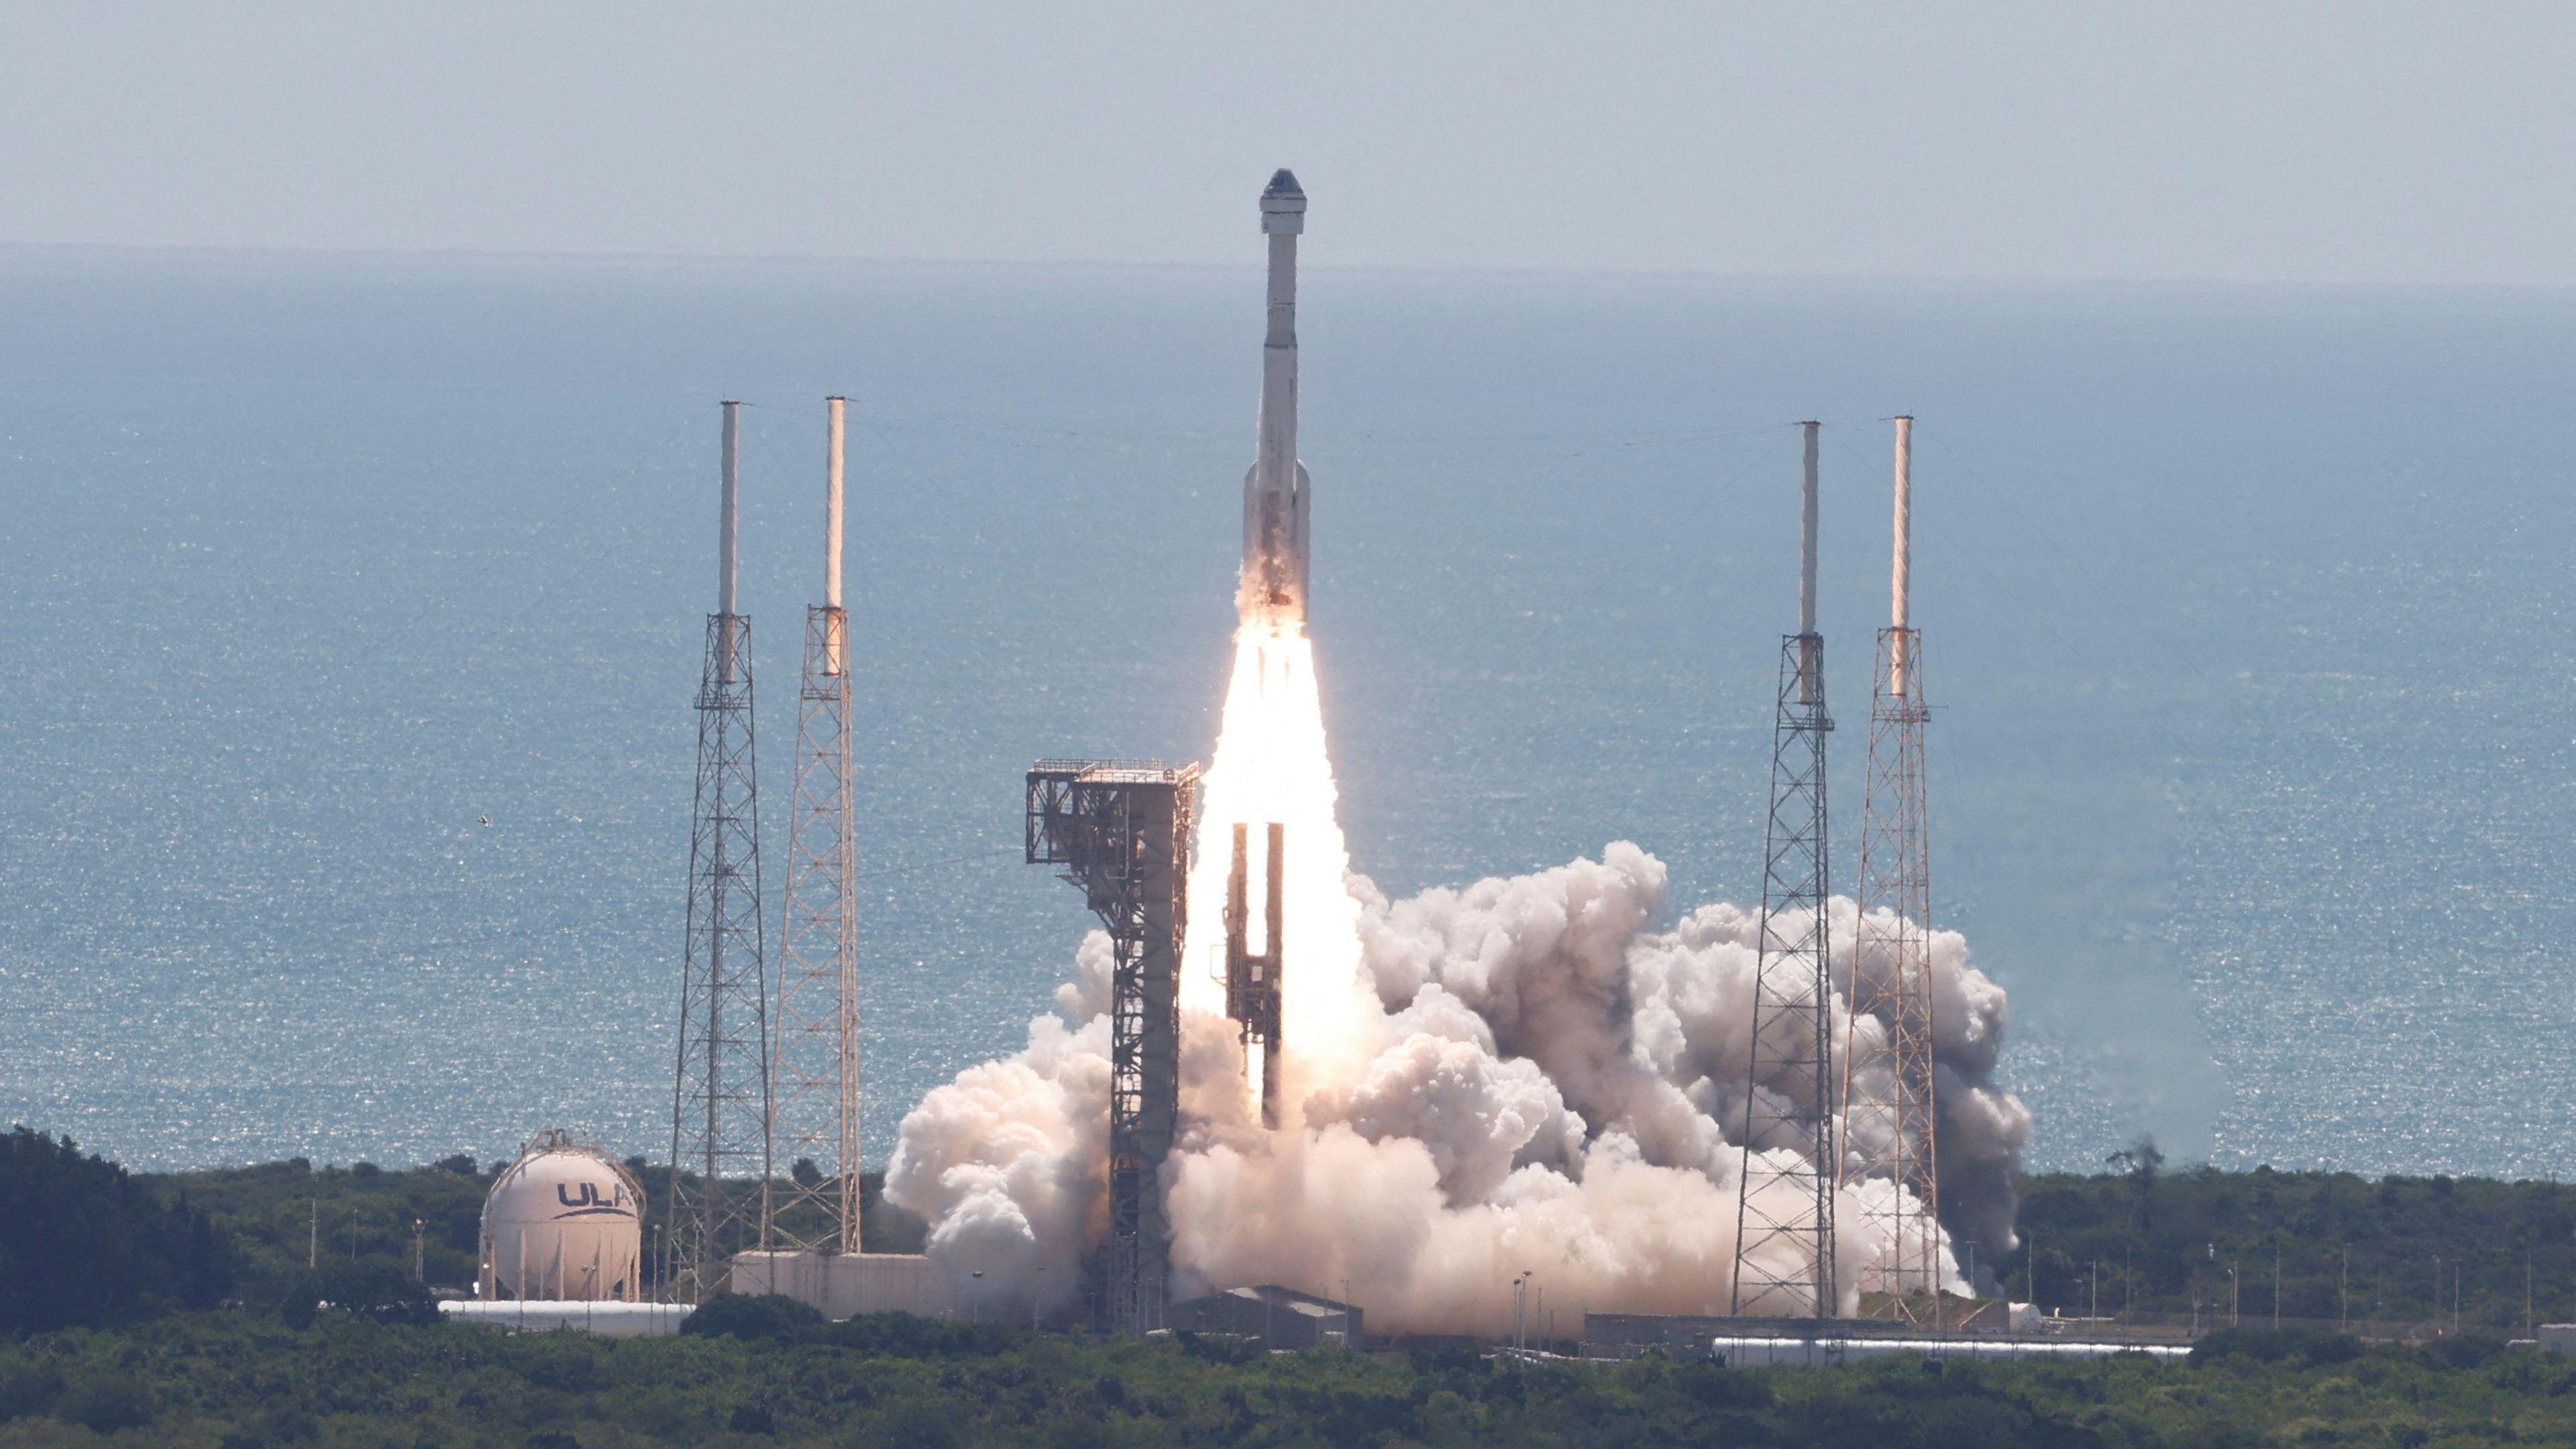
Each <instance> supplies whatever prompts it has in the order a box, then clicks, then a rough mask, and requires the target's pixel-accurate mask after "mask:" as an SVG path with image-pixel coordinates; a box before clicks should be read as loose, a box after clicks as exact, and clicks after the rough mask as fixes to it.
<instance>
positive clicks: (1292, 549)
mask: <svg viewBox="0 0 2576 1449" xmlns="http://www.w3.org/2000/svg"><path fill="white" fill-rule="evenodd" d="M1305 230H1306V193H1305V192H1303V191H1301V190H1299V189H1298V187H1297V177H1296V175H1295V174H1294V173H1292V172H1290V171H1288V170H1286V169H1285V168H1282V169H1281V170H1280V171H1279V173H1278V174H1277V175H1274V176H1272V177H1271V178H1270V185H1269V186H1268V187H1267V188H1266V189H1264V190H1263V191H1262V193H1261V232H1262V235H1264V236H1267V237H1268V238H1270V327H1269V332H1268V335H1266V336H1265V337H1264V338H1263V339H1262V343H1261V443H1260V451H1259V452H1258V453H1256V454H1255V455H1254V457H1253V461H1252V471H1251V472H1249V473H1246V474H1245V475H1243V574H1242V582H1241V585H1240V587H1239V588H1238V590H1237V592H1236V596H1235V604H1236V607H1237V609H1238V610H1239V611H1240V613H1241V614H1242V622H1243V624H1244V625H1245V626H1246V627H1251V626H1255V625H1258V626H1260V627H1263V628H1269V629H1277V628H1281V627H1284V626H1287V625H1291V624H1294V625H1299V626H1303V625H1304V624H1305V622H1306V494H1307V490H1308V488H1309V486H1310V484H1309V483H1308V480H1307V478H1306V467H1305V465H1304V464H1302V463H1300V462H1298V461H1297V237H1298V235H1299V234H1300V233H1302V232H1304V231H1305Z"/></svg>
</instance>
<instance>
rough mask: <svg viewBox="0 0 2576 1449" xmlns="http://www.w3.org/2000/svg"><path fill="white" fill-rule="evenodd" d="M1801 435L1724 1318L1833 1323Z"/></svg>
mask: <svg viewBox="0 0 2576 1449" xmlns="http://www.w3.org/2000/svg"><path fill="white" fill-rule="evenodd" d="M1802 426H1803V427H1804V429H1805V434H1806V447H1805V466H1804V469H1803V475H1802V481H1803V490H1802V493H1801V499H1802V512H1801V515H1800V520H1799V552H1798V632H1797V633H1795V634H1791V635H1787V636H1785V637H1784V638H1782V639H1781V641H1780V696H1779V713H1778V715H1777V716H1776V721H1777V722H1776V724H1775V725H1774V727H1773V731H1772V742H1771V815H1770V822H1769V824H1768V825H1767V826H1766V827H1765V828H1764V830H1763V842H1762V922H1761V934H1760V937H1759V942H1758V944H1757V946H1756V948H1755V950H1756V955H1755V966H1754V984H1753V1049H1752V1053H1751V1065H1750V1073H1751V1075H1750V1080H1749V1081H1747V1082H1746V1084H1745V1094H1744V1139H1743V1141H1744V1171H1743V1173H1742V1174H1741V1176H1740V1177H1739V1179H1738V1183H1737V1187H1736V1212H1735V1279H1734V1287H1733V1292H1732V1294H1731V1295H1730V1297H1729V1300H1728V1304H1729V1306H1728V1309H1727V1311H1728V1312H1730V1313H1746V1312H1755V1313H1767V1314H1778V1315H1783V1316H1795V1317H1802V1318H1830V1317H1833V1316H1834V1314H1835V1310H1836V1305H1837V1301H1838V1300H1837V1298H1836V1296H1835V1286H1834V1251H1833V1249H1834V1188H1835V1183H1836V1177H1837V1172H1836V1167H1835V1162H1834V1090H1833V1089H1834V1087H1835V1086H1836V1085H1837V1083H1836V1082H1835V1080H1834V1073H1833V1028H1832V1004H1833V982H1832V970H1831V956H1832V951H1831V941H1830V937H1829V934H1828V931H1827V918H1826V894H1825V891H1826V874H1827V873H1826V861H1827V849H1826V836H1825V736H1826V735H1827V734H1828V733H1830V732H1831V731H1832V730H1833V727H1834V722H1833V719H1832V718H1831V717H1830V716H1828V715H1827V714H1826V713H1825V641H1824V637H1823V636H1822V635H1820V634H1818V633H1817V632H1816V430H1817V425H1816V424H1814V423H1806V424H1803V425H1802Z"/></svg>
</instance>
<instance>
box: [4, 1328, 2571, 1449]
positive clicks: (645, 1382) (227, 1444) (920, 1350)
mask: <svg viewBox="0 0 2576 1449" xmlns="http://www.w3.org/2000/svg"><path fill="white" fill-rule="evenodd" d="M738 1317H739V1318H740V1319H741V1321H740V1322H738V1323H737V1324H736V1325H735V1326H736V1327H737V1328H741V1329H743V1330H745V1334H746V1336H737V1335H736V1334H733V1333H714V1334H694V1335H688V1336H682V1337H674V1338H659V1339H631V1340H624V1341H619V1340H605V1339H598V1338H594V1337H592V1336H590V1335H586V1334H578V1333H552V1334H518V1335H513V1334H507V1333H503V1332H501V1331H499V1330H496V1329H491V1328H481V1327H465V1326H441V1327H413V1326H404V1325H385V1324H378V1323H371V1322H367V1321H363V1320H359V1319H354V1318H349V1317H344V1316H338V1315H333V1316H326V1317H325V1318H323V1319H321V1320H319V1321H317V1322H316V1323H315V1324H313V1326H311V1327H310V1328H307V1329H304V1330H301V1331H296V1330H290V1329H288V1328H285V1327H284V1326H282V1325H280V1324H279V1323H277V1322H276V1321H275V1320H271V1319H266V1318H262V1317H259V1316H256V1315H252V1314H245V1313H228V1314H190V1315H183V1316H178V1317H173V1318H167V1319H163V1320H161V1321H159V1322H156V1323H150V1324H144V1325H139V1326H136V1327H132V1328H127V1329H122V1330H114V1331H109V1332H103V1333H65V1334H55V1335H47V1336H40V1337H35V1338H28V1339H21V1340H18V1341H15V1342H6V1341H0V1444H21V1443H24V1444H30V1445H33V1444H63V1445H71V1444H89V1443H96V1442H100V1441H98V1440H94V1439H91V1438H89V1437H87V1435H88V1434H90V1433H93V1432H94V1433H98V1434H116V1435H118V1437H117V1438H116V1440H115V1442H117V1443H132V1444H153V1445H190V1446H195V1445H202V1446H205V1449H258V1446H268V1445H326V1444H371V1445H423V1446H427V1445H451V1444H474V1445H487V1446H508V1449H520V1446H525V1449H580V1446H593V1449H596V1446H601V1445H617V1446H621V1449H656V1446H663V1445H672V1446H677V1445H699V1446H727V1449H769V1446H818V1449H819V1446H827V1445H828V1446H835V1449H875V1446H888V1449H893V1446H900V1449H1094V1446H1098V1449H1109V1446H1128V1449H1162V1446H1170V1449H1185V1446H1201V1445H1205V1446H1219V1445H1222V1446H1228V1449H1233V1446H1244V1449H1271V1446H1278V1449H1291V1446H1294V1449H1305V1446H1316V1449H1322V1446H1334V1449H1412V1446H1422V1449H1451V1446H1457V1449H1467V1446H1479V1449H1485V1446H1499V1449H1517V1446H1523V1445H1527V1446H1550V1449H1562V1446H1575V1445H1611V1446H1628V1449H1648V1446H1662V1445H1676V1446H1678V1445H1713V1444H1724V1445H1736V1444H1742V1445H1819V1446H1843V1445H1849V1446H1854V1449H1862V1446H1866V1449H1907V1446H1936V1445H1937V1446H1961V1449H1966V1446H1976V1449H2015V1446H2026V1445H2027V1446H2048V1449H2059V1446H2063V1449H2091V1446H2109V1445H2119V1446H2133V1449H2156V1446H2173V1449H2184V1446H2189V1449H2210V1446H2222V1449H2223V1446H2231V1445H2249V1446H2250V1445H2255V1444H2284V1443H2295V1444H2302V1445H2345V1444H2349V1445H2374V1446H2378V1445H2409V1444H2426V1443H2436V1442H2438V1443H2445V1444H2450V1443H2459V1444H2506V1443H2524V1444H2535V1443H2569V1442H2576V1392H2571V1391H2576V1365H2570V1364H2568V1363H2567V1362H2566V1361H2565V1360H2561V1359H2556V1358H2550V1357H2545V1356H2543V1355H2541V1354H2538V1353H2536V1352H2534V1351H2532V1350H2529V1349H2514V1350H2509V1351H2508V1350H2503V1349H2500V1348H2498V1347H2496V1346H2494V1345H2492V1344H2489V1343H2484V1342H2481V1341H2477V1340H2457V1339H2454V1340H2445V1341H2443V1342H2442V1343H2441V1344H2439V1345H2437V1346H2435V1347H2433V1348H2405V1347H2395V1346H2365V1345H2363V1344H2361V1343H2358V1342H2356V1341H2354V1340H2351V1339H2348V1338H2338V1337H2335V1336H2333V1335H2270V1334H2268V1333H2265V1332H2262V1331H2258V1330H2246V1331H2243V1332H2240V1333H2236V1334H2222V1335H2219V1336H2217V1337H2215V1338H2212V1339H2210V1340H2208V1341H2206V1342H2204V1344H2203V1345H2202V1346H2201V1348H2200V1350H2199V1351H2198V1352H2196V1353H2195V1355H2194V1356H2193V1358H2192V1359H2191V1360H2190V1361H2188V1362H2184V1363H2159V1362H2155V1361H2151V1360H2148V1359H2146V1358H2145V1357H2144V1356H2142V1355H2130V1356H2126V1357H2123V1358H2118V1359H2110V1360H2102V1361H2096V1362H2090V1363H2056V1364H2038V1363H2018V1364H2016V1363H1997V1362H1982V1363H1950V1364H1945V1365H1937V1366H1936V1365H1933V1364H1930V1363H1926V1362H1923V1361H1920V1360H1914V1359H1904V1358H1897V1359H1881V1360H1871V1361H1867V1362H1863V1363H1857V1364H1852V1365H1848V1366H1845V1367H1840V1368H1830V1369H1759V1370H1743V1369H1733V1370H1730V1369H1727V1368H1724V1367H1721V1366H1718V1365H1716V1364H1714V1363H1710V1362H1706V1361H1686V1360H1667V1359H1644V1360H1639V1361H1636V1362H1631V1363H1626V1364H1583V1363H1539V1364H1528V1365H1514V1364H1511V1363H1508V1362H1500V1361H1495V1360H1488V1359H1482V1358H1479V1357H1478V1356H1476V1355H1475V1354H1473V1353H1468V1352H1464V1351H1458V1350H1450V1351H1444V1352H1438V1353H1421V1354H1380V1355H1363V1354H1355V1353H1351V1352H1347V1351H1343V1350H1328V1351H1319V1352H1313V1353H1303V1354H1271V1353H1265V1352H1260V1351H1258V1350H1253V1349H1247V1348H1245V1347H1242V1346H1238V1345H1234V1344H1230V1343H1224V1342H1219V1341H1213V1340H1204V1339H1190V1338H1176V1339H1172V1340H1165V1341H1155V1342H1144V1341H1135V1340H1090V1339H1085V1338H1081V1337H1076V1336H1072V1335H1065V1334H1039V1333H1032V1332H1029V1331H1027V1330H1025V1329H1011V1328H1003V1327H1000V1326H996V1325H984V1326H981V1327H973V1326H967V1327H960V1326H957V1325H943V1324H929V1323H924V1322H922V1321H920V1320H917V1319H903V1318H899V1317H889V1318H885V1319H861V1320H853V1321H852V1322H849V1323H841V1324H831V1325H822V1324H815V1323H811V1322H793V1321H779V1318H778V1316H777V1315H772V1314H767V1313H764V1312H762V1311H760V1310H758V1309H752V1310H749V1311H746V1312H743V1313H741V1314H739V1315H738ZM791 1317H792V1316H791Z"/></svg>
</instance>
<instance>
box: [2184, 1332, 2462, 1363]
mask: <svg viewBox="0 0 2576 1449" xmlns="http://www.w3.org/2000/svg"><path fill="white" fill-rule="evenodd" d="M2360 1356H2361V1340H2360V1339H2357V1338H2354V1337H2352V1336H2350V1335H2348V1334H2341V1333H2328V1332H2325V1331H2323V1330H2319V1329H2309V1328H2222V1329H2220V1330H2219V1331H2217V1332H2216V1333H2213V1334H2210V1335H2209V1336H2208V1337H2206V1338H2203V1339H2202V1340H2201V1341H2200V1342H2198V1343H2196V1344H2193V1345H2192V1348H2191V1364H2192V1366H2193V1367H2194V1368H2201V1367H2206V1366H2207V1365H2210V1364H2213V1363H2221V1362H2224V1361H2226V1360H2228V1359H2231V1358H2234V1359H2245V1360H2249V1361H2251V1362H2254V1363H2267V1364H2268V1363H2282V1362H2291V1363H2299V1364H2306V1365H2311V1366H2314V1365H2319V1364H2332V1363H2350V1362H2351V1361H2352V1360H2354V1359H2356V1358H2359V1357H2360ZM2480 1362H2484V1360H2483V1359H2482V1360H2480Z"/></svg>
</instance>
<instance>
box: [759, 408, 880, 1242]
mask: <svg viewBox="0 0 2576 1449" xmlns="http://www.w3.org/2000/svg"><path fill="white" fill-rule="evenodd" d="M825 407H826V409H827V422H826V442H825V446H824V456H823V602H822V603H820V604H816V605H812V606H810V607H808V608H807V609H806V610H805V672H804V676H803V679H802V682H801V683H800V685H799V687H798V689H797V691H796V698H797V705H798V723H797V731H796V791H795V794H794V795H793V796H792V797H790V799H789V801H788V815H787V892H786V901H785V906H784V912H785V916H784V922H783V926H782V929H781V930H780V932H779V943H778V944H779V953H778V957H779V959H778V1042H777V1055H776V1057H775V1058H774V1059H773V1061H774V1070H773V1073H772V1076H773V1083H772V1086H771V1089H770V1090H771V1092H772V1094H773V1098H774V1102H775V1107H776V1116H775V1117H774V1118H773V1119H772V1122H771V1126H770V1141H771V1144H772V1151H773V1152H774V1153H775V1155H776V1156H777V1157H778V1159H780V1160H781V1161H785V1162H789V1163H794V1162H798V1161H800V1160H810V1161H811V1162H812V1163H813V1164H814V1165H815V1167H816V1169H818V1170H817V1171H814V1172H811V1173H806V1174H802V1175H800V1174H797V1173H793V1172H791V1173H790V1174H789V1175H788V1176H787V1177H785V1178H784V1179H782V1180H780V1181H779V1182H778V1184H777V1185H776V1187H775V1189H774V1190H773V1200H772V1202H771V1204H770V1206H771V1211H770V1215H769V1218H768V1221H767V1222H766V1223H765V1224H764V1225H763V1230H762V1233H761V1245H762V1246H763V1247H766V1248H771V1249H794V1248H819V1249H822V1250H824V1251H827V1252H835V1253H856V1252H858V1251H859V1250H860V1246H859V1237H860V1222H859V1218H860V1213H859V1206H860V1196H859V1166H860V1154H859V913H858V895H857V883H856V880H855V879H854V876H853V871H854V869H855V867H856V861H857V858H858V849H857V825H856V822H855V820H854V819H853V816H852V802H851V799H850V787H851V778H850V670H849V616H848V615H847V614H846V613H845V612H844V611H843V610H842V608H841V519H842V507H841V499H842V489H841V479H842V472H841V451H842V449H841V444H842V436H843V430H842V411H843V407H842V400H841V399H840V398H837V397H836V398H831V399H828V400H827V401H826V403H825Z"/></svg>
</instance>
